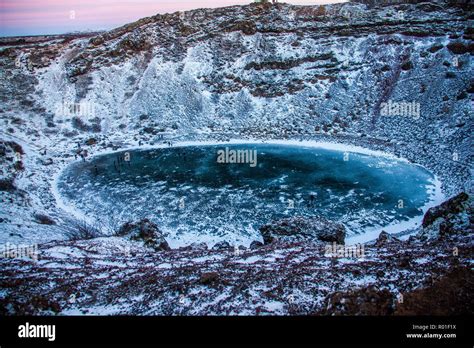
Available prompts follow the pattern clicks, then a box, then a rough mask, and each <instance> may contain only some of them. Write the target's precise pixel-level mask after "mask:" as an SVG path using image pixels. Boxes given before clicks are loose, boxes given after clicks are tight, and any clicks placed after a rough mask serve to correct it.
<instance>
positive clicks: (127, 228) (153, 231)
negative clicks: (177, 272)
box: [117, 219, 171, 251]
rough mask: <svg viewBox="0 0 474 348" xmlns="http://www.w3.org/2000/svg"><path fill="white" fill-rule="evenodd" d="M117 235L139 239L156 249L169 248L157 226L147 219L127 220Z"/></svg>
mask: <svg viewBox="0 0 474 348" xmlns="http://www.w3.org/2000/svg"><path fill="white" fill-rule="evenodd" d="M117 234H118V235H119V236H128V237H129V238H130V239H132V240H141V241H143V242H144V244H145V245H146V246H149V247H151V248H153V249H155V250H156V251H163V250H171V248H170V246H169V244H168V242H167V241H166V239H165V238H164V237H163V234H162V232H161V231H160V230H159V228H158V226H157V225H156V224H155V223H153V222H151V221H150V220H148V219H143V220H140V221H139V222H136V223H131V222H127V223H125V224H124V225H122V227H120V229H119V231H118V232H117Z"/></svg>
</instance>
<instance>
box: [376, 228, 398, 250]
mask: <svg viewBox="0 0 474 348" xmlns="http://www.w3.org/2000/svg"><path fill="white" fill-rule="evenodd" d="M397 242H400V240H398V239H397V238H395V237H394V236H392V235H391V234H390V233H387V232H385V231H382V232H380V234H379V237H378V238H377V240H376V242H375V245H376V246H378V247H383V246H385V245H387V244H388V243H397Z"/></svg>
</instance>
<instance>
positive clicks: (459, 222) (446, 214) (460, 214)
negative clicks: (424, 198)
mask: <svg viewBox="0 0 474 348" xmlns="http://www.w3.org/2000/svg"><path fill="white" fill-rule="evenodd" d="M472 212H473V204H472V198H471V197H469V195H468V194H467V193H465V192H461V193H460V194H458V195H457V196H454V197H452V198H450V199H448V200H447V201H445V202H443V203H441V204H440V205H438V206H436V207H432V208H430V209H429V210H428V211H427V212H426V214H425V216H424V217H423V222H422V226H423V230H422V232H421V236H422V237H428V238H439V237H442V236H445V235H452V234H468V233H473V232H474V228H473V226H474V217H473V214H472Z"/></svg>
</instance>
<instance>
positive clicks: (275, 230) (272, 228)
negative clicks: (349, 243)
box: [260, 216, 346, 244]
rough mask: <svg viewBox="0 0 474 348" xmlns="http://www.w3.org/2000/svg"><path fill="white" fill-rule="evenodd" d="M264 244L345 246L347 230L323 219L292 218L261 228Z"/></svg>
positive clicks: (340, 225)
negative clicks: (300, 243) (311, 243)
mask: <svg viewBox="0 0 474 348" xmlns="http://www.w3.org/2000/svg"><path fill="white" fill-rule="evenodd" d="M260 233H261V235H262V237H263V241H264V244H270V243H272V242H273V241H276V240H280V241H292V242H293V241H300V240H312V241H320V242H325V243H332V242H336V243H337V244H344V238H345V236H346V229H345V227H344V225H342V224H338V223H335V222H333V221H330V220H328V219H326V218H323V217H319V216H318V217H311V218H305V217H300V216H296V217H291V218H288V219H283V220H278V221H273V222H271V223H269V224H266V225H264V226H262V227H260Z"/></svg>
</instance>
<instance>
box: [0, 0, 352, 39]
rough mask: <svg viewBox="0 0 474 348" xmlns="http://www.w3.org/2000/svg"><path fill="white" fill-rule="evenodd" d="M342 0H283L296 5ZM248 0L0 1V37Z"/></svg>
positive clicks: (107, 24)
mask: <svg viewBox="0 0 474 348" xmlns="http://www.w3.org/2000/svg"><path fill="white" fill-rule="evenodd" d="M343 1H344V0H286V1H284V2H287V3H291V4H299V5H314V4H322V3H335V2H343ZM250 2H253V1H252V0H218V1H215V0H214V1H212V0H181V1H176V0H136V1H133V0H0V36H13V35H35V34H59V33H66V32H71V31H77V30H100V29H111V28H114V27H117V26H120V25H123V24H126V23H129V22H133V21H135V20H137V19H140V18H143V17H148V16H152V15H155V14H157V13H165V12H175V11H180V10H189V9H194V8H202V7H221V6H230V5H244V4H248V3H250Z"/></svg>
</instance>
